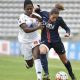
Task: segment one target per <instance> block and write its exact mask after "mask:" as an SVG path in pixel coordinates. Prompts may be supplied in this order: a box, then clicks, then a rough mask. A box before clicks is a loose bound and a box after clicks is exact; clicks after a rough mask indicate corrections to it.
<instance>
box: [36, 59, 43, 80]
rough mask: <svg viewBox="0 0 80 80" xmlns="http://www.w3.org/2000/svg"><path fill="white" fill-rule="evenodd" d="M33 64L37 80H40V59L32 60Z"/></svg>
mask: <svg viewBox="0 0 80 80" xmlns="http://www.w3.org/2000/svg"><path fill="white" fill-rule="evenodd" d="M34 64H35V69H36V74H37V79H39V80H42V65H41V60H40V59H36V60H34Z"/></svg>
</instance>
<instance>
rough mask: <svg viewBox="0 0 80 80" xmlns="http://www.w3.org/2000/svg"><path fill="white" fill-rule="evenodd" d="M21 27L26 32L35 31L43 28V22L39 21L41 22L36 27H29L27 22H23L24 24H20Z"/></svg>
mask: <svg viewBox="0 0 80 80" xmlns="http://www.w3.org/2000/svg"><path fill="white" fill-rule="evenodd" d="M20 27H21V28H22V29H23V31H24V32H26V33H30V32H34V31H36V30H38V29H42V28H43V27H42V24H41V23H39V24H38V25H37V26H36V27H34V28H28V26H27V25H26V23H22V24H21V25H20Z"/></svg>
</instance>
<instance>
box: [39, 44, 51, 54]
mask: <svg viewBox="0 0 80 80" xmlns="http://www.w3.org/2000/svg"><path fill="white" fill-rule="evenodd" d="M39 48H40V54H46V53H48V51H49V49H48V47H47V46H46V45H44V44H41V45H40V47H39Z"/></svg>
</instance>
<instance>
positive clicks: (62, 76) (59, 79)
mask: <svg viewBox="0 0 80 80" xmlns="http://www.w3.org/2000/svg"><path fill="white" fill-rule="evenodd" d="M55 80H68V75H67V73H65V72H64V71H60V72H58V73H57V74H56V77H55Z"/></svg>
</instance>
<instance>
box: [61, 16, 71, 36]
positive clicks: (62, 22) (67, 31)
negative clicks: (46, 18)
mask: <svg viewBox="0 0 80 80" xmlns="http://www.w3.org/2000/svg"><path fill="white" fill-rule="evenodd" d="M60 22H61V23H60V26H61V27H62V28H63V29H64V30H65V31H66V34H65V37H69V36H70V28H69V27H68V26H67V25H66V23H65V22H64V20H63V19H62V18H61V19H60Z"/></svg>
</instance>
